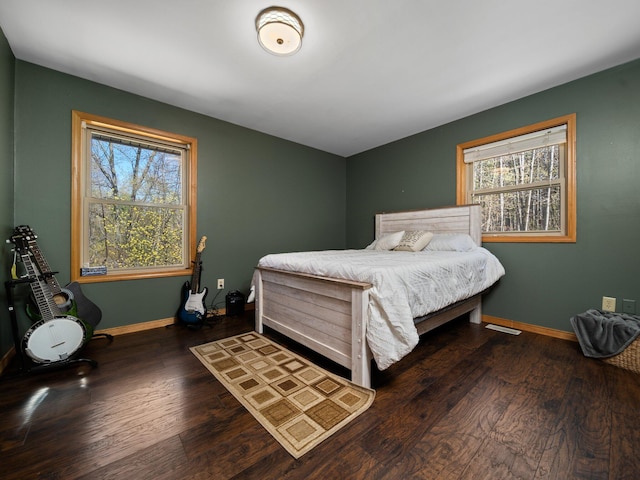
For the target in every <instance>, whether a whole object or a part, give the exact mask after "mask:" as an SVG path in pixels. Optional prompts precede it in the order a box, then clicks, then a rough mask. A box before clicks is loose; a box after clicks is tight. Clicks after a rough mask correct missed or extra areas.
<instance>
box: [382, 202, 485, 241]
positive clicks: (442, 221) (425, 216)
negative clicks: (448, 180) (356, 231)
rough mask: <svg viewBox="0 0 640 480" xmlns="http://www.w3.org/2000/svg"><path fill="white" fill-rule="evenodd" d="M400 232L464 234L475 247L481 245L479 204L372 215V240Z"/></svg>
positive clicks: (480, 208)
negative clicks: (374, 222)
mask: <svg viewBox="0 0 640 480" xmlns="http://www.w3.org/2000/svg"><path fill="white" fill-rule="evenodd" d="M400 230H428V231H430V232H433V233H467V234H469V235H470V236H471V238H472V239H473V241H474V242H476V244H477V245H481V244H482V207H481V206H480V205H461V206H453V207H443V208H429V209H426V210H407V211H404V212H393V213H378V214H376V238H380V236H382V235H385V234H388V233H393V232H398V231H400Z"/></svg>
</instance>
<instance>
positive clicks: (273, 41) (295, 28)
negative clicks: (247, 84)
mask: <svg viewBox="0 0 640 480" xmlns="http://www.w3.org/2000/svg"><path fill="white" fill-rule="evenodd" d="M256 30H257V31H258V43H260V45H261V46H262V48H264V49H265V50H266V51H267V52H269V53H272V54H273V55H279V56H286V55H293V54H294V53H296V52H297V51H298V50H300V47H301V46H302V35H303V34H304V25H303V24H302V21H301V20H300V17H298V16H297V15H296V14H295V13H293V12H292V11H291V10H288V9H286V8H283V7H269V8H265V9H264V10H262V11H261V12H260V13H259V14H258V16H257V17H256Z"/></svg>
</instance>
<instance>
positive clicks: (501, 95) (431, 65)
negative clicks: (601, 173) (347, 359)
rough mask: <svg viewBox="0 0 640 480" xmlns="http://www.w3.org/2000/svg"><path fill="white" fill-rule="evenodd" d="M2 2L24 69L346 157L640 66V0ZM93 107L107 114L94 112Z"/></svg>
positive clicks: (0, 13) (3, 22) (1, 20)
mask: <svg viewBox="0 0 640 480" xmlns="http://www.w3.org/2000/svg"><path fill="white" fill-rule="evenodd" d="M271 4H272V3H271V0H103V1H91V0H56V1H51V0H1V1H0V27H1V28H2V30H3V32H4V34H5V36H6V37H7V40H8V42H9V44H10V46H11V49H12V51H13V53H14V55H15V56H16V57H17V58H18V59H21V60H25V61H28V62H32V63H35V64H38V65H43V66H45V67H49V68H52V69H55V70H59V71H61V72H65V73H69V74H72V75H77V76H79V77H82V78H85V79H89V80H93V81H96V82H99V83H102V84H105V85H110V86H113V87H116V88H119V89H122V90H126V91H128V92H132V93H136V94H139V95H143V96H145V97H149V98H152V99H156V100H160V101H162V102H166V103H169V104H171V105H176V106H179V107H183V108H186V109H189V110H192V111H195V112H199V113H203V114H205V115H209V116H211V117H215V118H218V119H221V120H226V121H228V122H231V123H234V124H237V125H242V126H245V127H248V128H251V129H255V130H258V131H261V132H265V133H268V134H271V135H275V136H277V137H280V138H284V139H288V140H291V141H294V142H298V143H301V144H304V145H308V146H311V147H314V148H318V149H320V150H324V151H327V152H331V153H335V154H338V155H341V156H345V157H347V156H350V155H353V154H356V153H359V152H362V151H365V150H368V149H370V148H374V147H377V146H379V145H383V144H386V143H389V142H391V141H394V140H397V139H400V138H404V137H406V136H408V135H412V134H414V133H418V132H421V131H424V130H427V129H430V128H433V127H435V126H438V125H442V124H444V123H447V122H450V121H452V120H456V119H459V118H462V117H465V116H467V115H470V114H473V113H476V112H479V111H482V110H486V109H487V108H490V107H493V106H496V105H500V104H503V103H506V102H509V101H511V100H515V99H517V98H521V97H523V96H526V95H529V94H532V93H535V92H538V91H541V90H544V89H547V88H550V87H553V86H556V85H559V84H562V83H565V82H567V81H570V80H574V79H576V78H579V77H582V76H585V75H588V74H591V73H594V72H597V71H600V70H604V69H606V68H609V67H612V66H614V65H618V64H621V63H624V62H626V61H629V60H633V59H636V58H639V57H640V27H639V26H638V22H639V20H640V1H638V0H607V2H604V1H602V0H536V1H532V0H529V1H522V0H439V1H433V0H315V1H311V0H307V1H302V0H283V1H282V2H278V1H276V2H275V4H276V5H280V6H284V7H287V8H289V9H291V10H293V11H294V12H296V13H297V14H298V15H299V16H300V18H301V19H302V21H303V23H304V26H305V34H304V40H303V44H302V49H301V50H300V51H299V52H298V53H297V54H296V55H294V56H291V57H276V56H273V55H270V54H268V53H266V52H265V51H264V50H262V48H261V47H260V46H259V45H258V42H257V40H256V31H255V25H254V21H255V17H256V15H257V14H258V12H260V11H261V10H262V9H263V8H265V7H268V6H270V5H271ZM94 113H100V112H94Z"/></svg>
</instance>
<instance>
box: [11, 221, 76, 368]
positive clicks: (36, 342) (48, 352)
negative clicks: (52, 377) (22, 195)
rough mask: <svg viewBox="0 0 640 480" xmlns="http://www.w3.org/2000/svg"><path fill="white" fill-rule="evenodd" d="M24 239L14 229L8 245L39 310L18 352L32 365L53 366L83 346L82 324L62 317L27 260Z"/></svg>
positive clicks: (29, 260)
mask: <svg viewBox="0 0 640 480" xmlns="http://www.w3.org/2000/svg"><path fill="white" fill-rule="evenodd" d="M27 237H28V236H27V235H25V232H24V231H19V230H16V231H14V233H13V235H12V236H11V242H12V243H13V244H14V245H15V246H16V251H17V252H18V254H19V255H20V258H21V259H22V262H23V264H24V267H25V270H26V272H27V274H26V277H27V278H29V279H30V280H31V281H30V286H31V291H32V293H33V298H34V299H35V302H36V305H37V306H38V309H39V310H40V317H41V318H42V319H41V320H40V321H39V322H37V323H35V324H34V325H32V327H31V328H30V329H29V330H28V331H27V333H26V334H25V335H24V337H23V339H22V349H23V350H24V352H25V353H26V354H27V355H28V356H29V357H30V358H31V359H32V360H33V361H34V362H36V363H54V362H62V361H65V360H68V359H70V358H71V357H72V356H73V355H74V354H75V353H76V352H77V351H78V350H80V348H81V347H82V345H83V344H84V341H85V337H86V336H87V331H86V327H85V325H84V323H83V322H82V321H80V320H79V319H78V318H76V317H73V316H71V315H65V314H64V313H63V312H62V310H61V309H60V307H59V306H58V304H57V303H56V301H55V299H54V296H53V294H52V292H51V288H50V286H49V284H48V283H47V281H46V280H45V279H44V278H43V277H42V275H40V273H39V271H38V269H37V268H36V266H35V264H34V262H33V261H32V258H31V251H30V250H29V243H28V238H27Z"/></svg>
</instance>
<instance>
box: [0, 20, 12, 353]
mask: <svg viewBox="0 0 640 480" xmlns="http://www.w3.org/2000/svg"><path fill="white" fill-rule="evenodd" d="M14 65H15V58H14V56H13V53H11V49H10V48H9V44H8V43H7V39H6V37H5V36H4V33H2V30H0V282H1V283H2V285H0V308H1V310H0V312H2V313H0V358H2V356H3V355H4V354H5V353H6V352H7V351H8V350H9V348H11V346H12V345H13V340H12V338H11V328H10V323H9V314H8V313H7V309H6V307H5V305H6V295H5V289H4V282H6V281H7V280H9V278H10V276H9V268H10V266H9V264H10V263H11V254H10V248H9V246H8V245H7V244H6V243H4V240H6V239H7V238H9V235H10V234H11V230H12V229H13V92H14V72H15V70H14Z"/></svg>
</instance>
